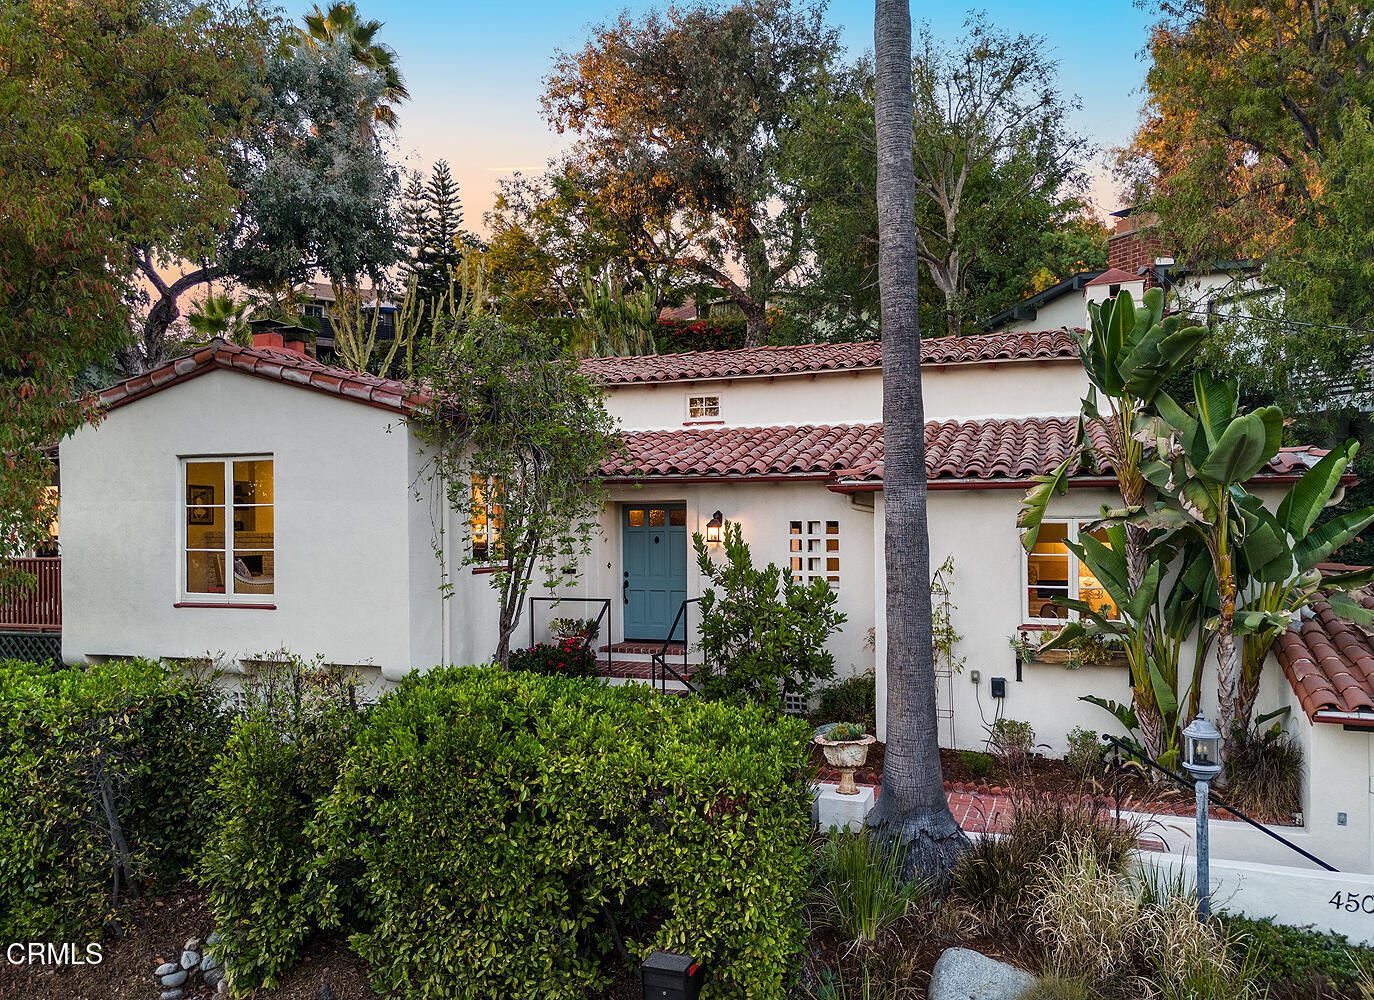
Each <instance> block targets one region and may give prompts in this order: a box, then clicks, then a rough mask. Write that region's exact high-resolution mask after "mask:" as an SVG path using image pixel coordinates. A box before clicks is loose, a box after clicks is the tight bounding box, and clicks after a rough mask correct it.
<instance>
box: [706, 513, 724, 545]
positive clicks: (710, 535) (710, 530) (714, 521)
mask: <svg viewBox="0 0 1374 1000" xmlns="http://www.w3.org/2000/svg"><path fill="white" fill-rule="evenodd" d="M724 530H725V515H724V514H722V513H721V512H720V511H716V512H715V513H714V514H712V515H711V520H709V521H707V522H706V540H707V541H708V542H711V543H714V544H719V543H720V542H721V541H722V539H723V537H724V536H723V532H724Z"/></svg>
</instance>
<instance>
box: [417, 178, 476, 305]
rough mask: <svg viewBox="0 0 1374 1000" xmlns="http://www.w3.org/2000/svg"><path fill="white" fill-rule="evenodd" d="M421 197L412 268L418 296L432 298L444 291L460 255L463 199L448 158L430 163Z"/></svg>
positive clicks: (462, 236) (461, 256)
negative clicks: (422, 203)
mask: <svg viewBox="0 0 1374 1000" xmlns="http://www.w3.org/2000/svg"><path fill="white" fill-rule="evenodd" d="M424 198H425V212H424V219H423V224H422V227H421V232H422V233H423V239H422V240H421V241H420V242H421V246H420V251H419V254H418V256H417V263H416V267H415V271H416V274H417V275H418V289H419V294H420V296H421V298H423V299H432V298H435V297H437V296H439V295H442V294H443V293H444V292H446V291H448V286H449V280H450V276H451V275H452V274H453V271H454V269H455V268H456V267H458V265H459V264H460V263H462V259H463V253H462V249H461V247H462V241H463V238H464V233H463V202H462V200H461V199H460V198H459V197H458V183H457V182H456V181H455V180H454V179H453V174H452V173H451V172H450V171H449V166H448V161H446V160H439V161H438V162H437V163H435V164H434V169H433V170H432V171H431V172H430V175H429V183H428V184H426V185H425V189H424Z"/></svg>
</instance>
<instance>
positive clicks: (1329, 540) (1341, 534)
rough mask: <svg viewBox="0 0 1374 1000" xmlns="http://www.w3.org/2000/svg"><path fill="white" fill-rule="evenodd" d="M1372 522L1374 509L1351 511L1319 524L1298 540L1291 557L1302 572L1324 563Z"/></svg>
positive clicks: (1366, 508) (1373, 520)
mask: <svg viewBox="0 0 1374 1000" xmlns="http://www.w3.org/2000/svg"><path fill="white" fill-rule="evenodd" d="M1371 522H1374V507H1365V508H1364V509H1362V510H1352V511H1349V512H1347V513H1345V514H1342V515H1341V516H1340V517H1334V518H1332V519H1331V520H1330V521H1327V522H1326V523H1325V524H1319V525H1317V527H1315V528H1313V529H1312V530H1311V531H1310V532H1308V534H1307V535H1305V536H1304V537H1303V538H1302V539H1300V540H1299V542H1298V544H1297V545H1296V546H1294V548H1293V556H1294V558H1295V559H1296V560H1297V563H1298V566H1299V567H1300V568H1302V569H1303V570H1308V569H1311V568H1312V567H1314V566H1316V565H1317V563H1319V562H1324V561H1325V560H1326V559H1327V558H1328V557H1329V556H1330V555H1331V553H1332V552H1335V551H1336V550H1337V549H1339V548H1340V547H1341V546H1342V545H1345V544H1346V543H1347V542H1349V541H1350V540H1351V539H1353V538H1354V537H1355V536H1356V535H1358V534H1359V533H1360V532H1361V531H1363V530H1364V529H1365V528H1366V527H1368V526H1369V524H1370V523H1371Z"/></svg>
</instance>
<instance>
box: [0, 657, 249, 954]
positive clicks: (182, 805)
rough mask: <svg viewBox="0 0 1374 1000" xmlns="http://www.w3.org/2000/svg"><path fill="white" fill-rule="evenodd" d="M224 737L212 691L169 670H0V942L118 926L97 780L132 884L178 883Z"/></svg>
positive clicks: (204, 819) (205, 826) (206, 806)
mask: <svg viewBox="0 0 1374 1000" xmlns="http://www.w3.org/2000/svg"><path fill="white" fill-rule="evenodd" d="M226 729H227V723H226V721H225V719H224V717H223V716H222V715H221V713H220V712H219V709H218V704H217V701H216V699H215V698H214V696H213V692H212V691H211V690H210V689H209V687H208V686H206V685H204V684H201V683H198V682H195V681H192V680H189V679H186V678H184V677H182V676H181V675H180V674H179V673H178V672H177V671H176V670H175V669H173V668H169V667H167V666H164V665H163V664H159V663H150V662H146V661H132V662H119V663H109V664H103V665H100V666H93V667H89V668H63V669H57V670H54V669H52V668H50V667H48V666H46V665H44V666H37V665H34V664H32V663H26V662H20V661H3V662H0V773H2V774H4V776H5V778H4V781H0V940H6V941H33V940H44V939H47V940H61V939H64V938H87V937H91V936H95V935H98V934H99V933H100V932H101V930H103V928H104V927H105V926H106V925H107V924H108V923H109V922H110V921H111V920H112V919H113V917H114V915H115V901H114V897H113V895H112V886H113V872H114V865H115V860H116V856H115V852H114V850H113V849H112V847H111V841H110V834H109V826H108V823H107V822H106V820H105V812H104V809H103V808H102V807H101V806H100V804H99V796H100V791H101V785H102V782H101V777H100V776H101V774H102V772H103V774H104V775H105V779H106V781H107V782H108V786H109V790H110V794H111V797H112V801H113V802H114V804H115V810H116V815H117V816H118V819H119V825H120V828H121V829H122V832H123V836H124V839H125V841H126V842H127V845H128V850H129V869H130V873H131V875H132V876H133V878H134V879H135V882H136V884H138V885H139V887H140V888H142V889H153V890H156V889H157V888H158V887H160V886H165V885H167V884H169V883H170V882H172V881H174V880H175V879H176V878H177V876H178V875H180V873H181V872H182V871H183V870H185V869H186V868H187V867H188V866H190V865H191V864H192V863H193V862H194V860H195V859H196V858H197V857H198V856H199V855H200V852H201V850H202V848H203V846H204V842H205V838H206V835H207V833H208V831H209V828H210V808H211V806H210V800H209V796H208V792H209V788H210V763H211V761H212V760H213V759H214V755H215V754H216V753H217V752H218V751H219V749H220V747H221V746H222V745H223V742H224V735H225V732H226Z"/></svg>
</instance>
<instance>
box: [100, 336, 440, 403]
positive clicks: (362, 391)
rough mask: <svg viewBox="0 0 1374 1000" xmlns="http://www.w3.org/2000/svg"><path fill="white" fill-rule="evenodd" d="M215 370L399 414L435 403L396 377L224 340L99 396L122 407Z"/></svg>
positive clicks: (123, 383)
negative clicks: (353, 400) (261, 379)
mask: <svg viewBox="0 0 1374 1000" xmlns="http://www.w3.org/2000/svg"><path fill="white" fill-rule="evenodd" d="M215 369H226V370H231V371H238V372H243V373H244V374H248V375H253V376H256V377H258V378H265V379H270V380H272V381H275V382H284V383H287V384H289V385H298V386H303V387H305V388H309V389H316V390H319V391H320V392H327V393H332V394H334V395H336V396H341V397H343V398H346V399H355V400H358V401H360V402H364V403H369V404H371V405H373V406H379V407H381V408H383V409H387V410H394V411H395V412H397V413H410V412H412V411H414V410H416V409H418V408H419V407H421V406H424V405H426V404H428V403H429V402H430V399H429V398H428V397H427V396H425V395H423V394H420V393H416V392H414V391H413V390H412V389H411V388H410V387H409V386H408V385H406V383H404V382H399V381H396V380H395V379H386V378H379V377H377V376H376V375H369V374H367V373H366V372H355V371H350V370H349V369H347V368H338V367H335V366H333V365H326V364H321V363H320V362H319V361H316V360H315V359H314V358H309V357H306V356H305V355H302V354H297V353H295V352H294V351H288V350H284V349H281V348H272V347H240V346H239V345H237V344H229V343H226V342H224V341H222V340H219V339H216V340H213V341H211V342H210V343H209V345H207V346H205V347H201V348H197V349H196V350H194V351H192V352H191V353H190V354H187V355H185V356H184V357H180V358H174V359H172V360H171V361H168V362H167V363H166V364H163V365H161V366H159V367H157V368H155V369H153V370H152V371H150V372H145V373H143V374H141V375H135V376H134V377H132V378H128V379H125V380H124V381H123V382H120V383H118V384H117V385H113V386H111V387H110V388H108V389H106V390H105V391H104V392H102V393H100V395H99V397H98V399H99V402H100V405H101V406H104V407H106V408H107V409H108V408H111V407H116V406H123V405H124V404H125V403H131V402H133V401H134V400H136V399H142V398H143V397H144V396H147V395H149V394H150V393H154V392H157V391H158V390H159V389H162V388H164V387H166V386H168V385H171V384H172V383H174V382H177V381H180V380H182V379H186V378H192V377H194V376H196V375H199V374H203V373H204V372H208V371H213V370H215Z"/></svg>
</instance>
